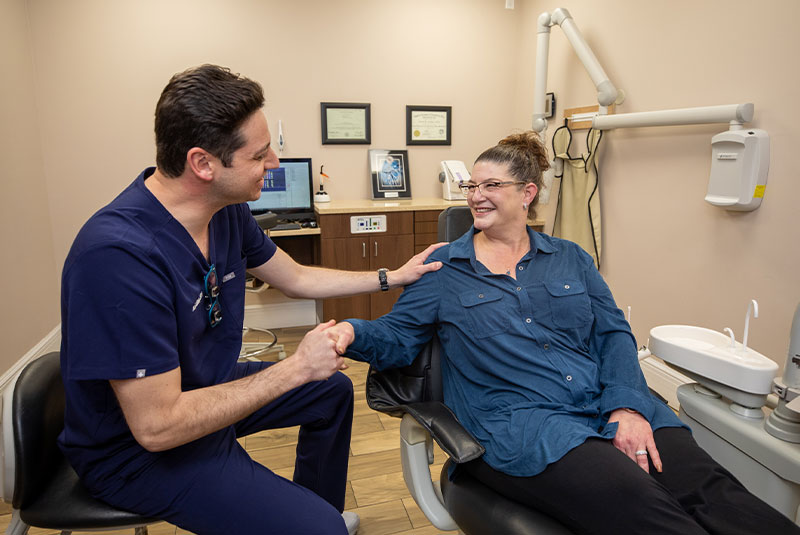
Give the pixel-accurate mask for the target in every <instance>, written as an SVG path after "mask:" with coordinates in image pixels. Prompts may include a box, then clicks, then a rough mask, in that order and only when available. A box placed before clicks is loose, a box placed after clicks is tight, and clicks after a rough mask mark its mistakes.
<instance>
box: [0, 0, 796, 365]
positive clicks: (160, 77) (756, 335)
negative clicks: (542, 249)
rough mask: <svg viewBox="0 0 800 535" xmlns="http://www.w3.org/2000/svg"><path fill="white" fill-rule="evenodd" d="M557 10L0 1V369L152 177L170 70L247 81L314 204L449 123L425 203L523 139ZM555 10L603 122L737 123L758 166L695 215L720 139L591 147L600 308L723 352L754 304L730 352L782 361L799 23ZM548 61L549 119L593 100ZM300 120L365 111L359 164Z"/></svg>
mask: <svg viewBox="0 0 800 535" xmlns="http://www.w3.org/2000/svg"><path fill="white" fill-rule="evenodd" d="M560 4H561V2H558V3H554V2H545V1H541V0H522V1H518V2H517V8H516V9H515V10H513V11H509V10H505V9H503V2H502V0H407V1H402V0H337V1H325V0H296V1H292V0H283V1H280V0H229V1H222V0H214V1H212V0H191V1H190V0H171V1H169V2H163V1H157V0H139V1H124V0H70V1H69V2H63V1H58V0H27V1H23V0H15V1H14V0H3V2H2V3H0V20H2V21H3V22H2V23H0V24H2V25H3V27H4V29H5V31H4V32H3V34H2V38H0V39H2V41H0V43H2V44H3V45H4V46H3V53H2V54H3V55H2V57H3V58H4V61H6V56H7V55H10V56H11V58H12V59H13V65H12V66H13V68H12V76H11V77H9V80H12V83H11V84H10V86H11V87H7V86H6V85H5V84H4V86H3V89H2V91H3V93H2V96H3V108H2V109H3V110H4V115H5V113H6V109H7V108H8V113H13V114H14V115H13V118H14V119H15V120H14V121H13V124H14V125H15V126H14V128H13V130H12V129H11V128H9V124H10V123H9V122H8V121H5V117H4V121H3V127H2V135H3V141H5V143H3V146H4V148H3V150H4V151H7V150H9V149H10V148H11V146H13V147H14V150H13V153H14V154H13V158H11V160H9V158H8V157H6V158H4V166H3V174H4V179H3V188H4V192H6V190H10V191H8V192H7V193H6V195H4V196H3V200H2V201H0V202H2V203H3V207H4V216H3V217H4V220H3V221H4V222H5V221H6V219H5V218H7V217H12V218H13V221H15V222H16V223H15V228H14V229H13V231H10V230H7V228H8V227H7V225H4V228H3V233H4V234H3V236H4V238H3V239H4V244H6V243H9V244H11V247H4V248H3V249H4V254H10V255H11V257H10V258H20V257H21V258H26V259H27V258H30V259H31V260H29V261H28V262H27V263H26V265H25V267H24V269H23V271H25V273H24V274H23V283H22V284H17V283H16V280H14V282H12V283H10V282H8V281H6V282H4V283H3V285H4V287H6V286H8V285H9V284H12V285H13V286H15V289H14V292H19V293H20V295H19V296H17V295H15V294H13V292H12V297H16V298H17V299H15V301H17V303H18V302H19V301H21V300H22V298H25V299H27V301H28V302H30V303H31V305H28V306H33V305H34V304H35V305H36V307H37V310H40V309H41V310H42V311H41V312H36V313H34V312H32V311H30V310H24V311H22V314H21V313H20V310H21V309H16V310H14V311H13V313H14V314H15V315H16V316H21V317H22V318H23V319H16V320H15V321H16V323H12V324H11V327H7V325H9V324H8V323H7V322H3V327H2V329H4V334H6V337H7V338H8V337H12V338H13V339H14V340H15V341H16V343H17V345H18V346H19V347H17V348H14V352H15V353H17V355H16V356H15V357H8V359H9V360H8V362H6V361H2V360H0V369H6V368H8V367H9V366H10V364H11V363H12V362H13V361H14V360H16V358H18V357H19V356H21V354H22V353H24V351H25V350H26V349H27V348H30V347H31V346H33V345H34V344H35V343H36V341H38V339H39V338H41V336H42V335H43V334H44V333H46V332H47V331H49V329H50V328H52V327H53V326H55V324H56V323H57V322H58V310H57V303H58V300H57V297H56V295H57V278H58V274H59V273H60V267H61V263H62V262H63V259H64V257H65V256H66V253H67V250H68V248H69V245H70V243H71V241H72V239H73V237H74V235H75V233H76V232H77V231H78V229H79V228H80V225H81V224H82V223H83V222H84V221H85V220H86V218H87V217H88V216H89V215H91V213H92V212H94V211H95V210H96V209H98V208H99V207H100V206H102V205H103V204H104V203H106V202H108V201H109V200H110V199H111V198H112V197H113V196H114V195H115V194H116V193H117V192H118V191H119V190H120V189H122V188H123V187H124V186H125V185H127V184H128V183H129V182H130V181H131V180H132V179H133V178H134V177H135V175H136V174H137V173H138V172H139V171H140V170H141V169H142V168H144V167H145V166H148V165H151V164H152V162H153V156H154V150H153V139H152V137H153V136H152V114H153V108H154V106H155V101H156V99H157V98H158V94H159V92H160V90H161V89H162V87H163V86H164V84H165V83H166V81H167V79H168V78H169V76H170V75H171V74H173V73H174V72H176V71H179V70H182V69H184V68H186V67H188V66H191V65H196V64H199V63H204V62H213V63H220V64H224V65H228V66H230V67H231V68H232V69H234V70H235V71H239V72H242V73H244V74H246V75H247V76H250V77H252V78H254V79H256V80H259V81H260V82H261V83H262V84H263V85H264V87H265V90H266V93H267V97H268V104H267V107H266V113H267V117H268V120H269V124H270V127H271V128H272V129H273V133H275V130H276V125H277V120H278V119H281V120H283V122H284V132H285V135H286V140H287V146H286V151H285V153H284V155H285V156H305V155H310V156H312V157H313V158H314V160H315V164H317V165H319V164H324V165H325V170H326V173H327V174H329V175H331V178H332V181H331V183H330V185H329V186H328V188H327V189H329V191H330V192H331V193H332V195H333V196H334V197H335V198H364V197H366V196H368V194H369V186H368V176H367V161H366V160H367V157H366V152H367V149H368V148H393V149H404V148H406V147H405V115H404V113H405V105H406V104H439V105H451V106H453V145H452V146H450V147H408V150H409V155H410V162H411V183H412V190H413V194H414V196H415V197H417V196H418V197H423V196H436V195H438V191H439V186H438V182H436V178H435V177H436V174H437V172H438V162H439V160H442V159H446V158H447V159H462V160H466V161H467V162H468V163H469V162H471V161H472V160H473V159H474V158H475V156H476V155H477V154H478V152H479V151H480V150H482V149H483V148H485V147H487V146H489V145H490V144H492V143H494V142H495V141H496V140H497V139H499V138H500V137H502V135H504V134H505V133H506V132H508V131H509V130H511V128H512V127H513V128H527V127H528V126H529V124H530V116H531V112H532V102H531V94H532V90H533V72H534V64H535V61H534V58H535V21H536V17H537V15H538V14H539V13H540V12H542V11H545V10H552V9H553V8H555V7H557V6H558V5H560ZM563 4H564V5H565V6H566V7H567V8H568V9H570V11H571V12H572V14H573V16H574V17H575V20H576V21H577V23H578V25H579V27H580V28H581V30H582V31H583V33H584V35H585V36H586V38H587V40H588V41H589V43H590V44H591V45H592V47H593V48H594V50H595V53H596V54H597V56H598V57H599V59H600V61H601V63H602V64H603V65H604V67H605V69H606V71H607V72H608V74H609V76H610V77H611V78H612V80H613V81H614V82H615V83H616V84H617V85H618V86H619V87H622V88H623V89H625V90H626V91H627V94H628V99H627V101H626V102H625V104H624V105H623V106H622V108H621V109H620V110H619V111H620V112H631V111H645V110H652V109H663V108H674V107H687V106H700V105H713V104H726V103H735V102H743V101H750V102H753V103H755V106H756V120H755V121H754V123H753V126H754V127H759V128H764V129H766V130H768V131H769V133H770V136H771V141H772V161H771V165H772V167H771V170H770V178H769V184H768V187H767V194H766V197H765V199H764V202H763V204H762V207H761V208H760V209H759V210H757V211H755V212H752V213H747V214H730V213H728V212H725V211H723V210H720V209H718V208H715V207H712V206H710V205H707V204H706V203H705V202H704V201H703V196H704V194H705V188H706V186H707V183H708V170H709V167H710V158H709V154H710V139H711V136H712V135H713V134H714V133H716V132H719V131H721V130H722V129H723V127H720V126H695V127H672V128H652V129H636V130H620V131H615V132H609V133H608V135H607V137H606V138H605V139H604V146H603V148H602V150H603V152H602V154H601V156H602V158H601V173H602V175H603V191H602V202H603V208H604V210H605V212H604V217H605V226H604V239H605V256H604V262H605V264H604V267H603V273H604V275H605V276H606V278H607V280H608V281H609V283H610V285H611V287H612V289H613V290H614V292H615V295H616V296H617V301H618V303H619V304H620V306H622V307H625V306H627V305H631V306H633V326H634V330H635V331H636V334H637V335H638V336H639V338H640V340H641V341H642V342H644V341H645V338H646V332H647V330H648V329H649V328H650V327H651V326H653V325H657V324H662V323H670V322H680V323H694V324H699V325H705V326H708V327H712V328H715V329H721V328H723V327H726V326H730V327H732V328H733V329H734V330H735V331H736V333H737V335H738V336H739V337H741V330H742V324H743V319H744V311H745V307H746V303H747V301H748V300H749V299H750V298H756V299H758V300H759V303H760V305H761V317H760V318H759V319H757V320H755V321H753V322H751V327H752V332H751V335H750V340H751V344H752V345H753V346H754V347H755V348H756V349H758V350H760V351H762V352H763V353H765V354H767V355H768V356H770V357H771V358H773V359H775V360H777V361H779V362H780V363H782V362H783V360H784V358H785V353H786V344H787V336H788V328H789V322H790V318H791V313H792V312H793V309H794V306H795V304H796V302H797V300H798V298H799V297H800V295H799V294H800V292H799V291H798V289H799V288H798V277H797V275H796V273H795V272H796V271H797V270H796V268H795V269H794V270H793V269H792V266H797V265H798V260H800V258H798V255H799V254H800V253H798V246H797V245H796V244H797V243H798V242H799V241H800V240H798V238H800V236H798V233H800V230H798V229H800V226H798V224H797V222H796V221H795V219H796V218H795V219H793V218H792V217H791V216H792V215H794V214H796V213H798V209H797V206H796V201H797V199H798V193H799V191H798V189H800V184H799V183H798V180H797V176H796V172H794V173H793V172H792V170H793V168H792V162H793V158H791V156H792V149H793V148H794V147H795V146H796V145H797V144H798V143H797V142H798V141H800V139H798V135H797V134H796V133H794V132H793V131H792V130H790V128H789V127H790V124H791V123H793V122H796V119H797V113H796V112H792V111H791V110H792V109H793V108H792V102H791V101H790V100H789V98H790V91H794V90H796V87H797V86H798V83H797V82H798V75H797V74H796V71H795V70H794V69H792V68H791V66H792V65H793V64H794V58H792V57H791V55H790V54H791V52H792V51H796V50H797V49H798V44H800V43H798V41H799V40H800V37H798V36H797V34H796V32H794V30H793V29H792V28H791V24H792V21H793V20H797V18H798V15H800V12H799V10H800V4H798V3H795V2H787V1H778V0H772V1H766V2H764V3H762V4H759V6H760V7H759V10H758V12H754V11H753V9H752V7H751V6H750V4H749V3H748V2H745V1H736V2H731V1H724V0H713V1H707V2H696V1H692V2H689V1H674V2H631V1H625V0H608V1H606V2H592V1H588V0H570V1H569V2H564V3H563ZM26 8H27V10H28V12H29V18H30V28H31V30H30V35H29V34H28V31H27V29H26V28H27V27H28V23H27V22H26V20H25V19H26V17H25V9H26ZM775 12H777V13H779V15H778V16H770V17H766V16H764V15H761V14H762V13H775ZM6 27H8V28H7V29H6ZM550 60H551V69H550V79H549V83H548V90H550V91H555V92H556V93H557V96H558V99H559V100H558V107H559V110H561V109H563V107H564V106H578V105H588V104H592V103H594V102H595V96H594V92H593V89H592V86H591V83H590V81H589V79H588V76H586V75H585V73H584V72H583V68H582V67H581V65H580V64H579V62H578V61H577V60H576V58H575V57H574V54H573V53H572V51H571V50H570V49H569V47H568V44H567V43H566V39H565V38H564V36H563V34H562V33H561V32H560V30H558V29H555V30H554V32H553V34H552V40H551V53H550ZM34 66H35V70H34ZM17 73H18V75H17V76H13V74H17ZM321 101H351V102H370V103H371V104H372V141H373V142H372V145H371V146H370V147H367V146H325V147H323V146H322V145H321V144H320V131H319V130H320V126H319V103H320V102H321ZM784 110H789V111H784ZM551 130H552V129H551ZM9 142H11V143H12V145H11V146H9ZM17 145H21V146H17ZM15 165H16V167H17V169H16V170H13V169H12V168H13V167H14V166H15ZM23 177H24V178H23ZM20 199H30V201H26V202H20ZM34 204H36V206H38V207H39V209H37V210H36V211H35V212H34V213H35V217H34V216H33V215H32V214H31V210H30V206H32V205H34ZM20 223H24V228H26V231H25V234H26V239H25V240H23V239H22V238H21V237H20V236H19V235H18V234H20V233H18V232H16V230H17V229H19V228H22V227H23V225H21V224H20ZM28 237H31V238H30V239H28ZM31 248H33V249H35V250H34V251H30V250H29V249H31ZM8 265H18V264H9V262H8V261H7V262H6V266H8ZM36 270H40V271H42V272H43V273H38V272H37V271H36ZM42 280H43V281H44V284H43V285H40V286H38V287H35V288H34V281H36V282H41V281H42ZM7 310H9V309H8V308H7V307H6V308H5V310H4V314H8V312H6V311H7Z"/></svg>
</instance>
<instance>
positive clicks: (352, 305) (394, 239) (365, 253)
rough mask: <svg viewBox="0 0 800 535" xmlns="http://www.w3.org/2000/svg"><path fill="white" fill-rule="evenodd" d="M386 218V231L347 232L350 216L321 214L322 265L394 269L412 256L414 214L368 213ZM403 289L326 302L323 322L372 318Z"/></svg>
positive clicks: (388, 307)
mask: <svg viewBox="0 0 800 535" xmlns="http://www.w3.org/2000/svg"><path fill="white" fill-rule="evenodd" d="M369 215H385V216H386V232H365V233H356V234H353V233H351V232H350V216H351V214H330V215H320V216H319V219H320V221H319V223H320V225H319V226H320V228H321V229H322V236H321V239H320V250H321V256H322V265H323V266H324V267H327V268H333V269H346V270H351V271H375V272H376V273H375V280H376V281H377V279H378V274H377V269H378V268H382V267H385V268H389V269H396V268H398V267H400V266H402V265H403V264H404V263H405V262H406V261H407V260H408V259H409V258H411V257H412V256H413V255H414V245H415V243H414V212H389V213H380V212H375V213H370V214H369ZM401 291H402V289H395V290H389V291H388V292H378V293H373V294H369V295H357V296H354V297H344V298H338V299H325V300H323V303H322V315H323V318H322V320H323V321H326V320H329V319H331V318H334V319H336V320H343V319H346V318H361V319H375V318H378V317H380V316H382V315H384V314H386V313H387V312H389V311H390V310H391V309H392V305H394V302H395V301H396V300H397V296H399V295H400V292H401Z"/></svg>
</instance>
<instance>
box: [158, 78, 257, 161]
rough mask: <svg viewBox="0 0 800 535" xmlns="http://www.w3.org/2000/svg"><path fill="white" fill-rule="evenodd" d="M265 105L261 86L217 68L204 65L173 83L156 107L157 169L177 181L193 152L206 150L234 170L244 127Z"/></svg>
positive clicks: (243, 141) (173, 79)
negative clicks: (249, 118) (189, 153)
mask: <svg viewBox="0 0 800 535" xmlns="http://www.w3.org/2000/svg"><path fill="white" fill-rule="evenodd" d="M263 105H264V92H263V90H262V89H261V85H260V84H259V83H258V82H254V81H253V80H250V79H248V78H245V77H243V76H240V75H238V74H233V73H231V71H230V69H227V68H224V67H219V66H217V65H201V66H199V67H194V68H192V69H188V70H186V71H183V72H181V73H178V74H176V75H175V76H173V77H172V79H170V81H169V83H168V84H167V86H166V87H165V88H164V91H162V92H161V98H159V99H158V104H157V105H156V127H155V131H156V163H157V165H158V168H159V169H160V170H161V172H162V173H164V174H165V175H166V176H170V177H177V176H179V175H180V174H181V173H183V170H184V167H185V165H186V153H187V152H189V149H191V148H192V147H200V148H202V149H205V150H207V151H208V152H210V153H211V154H213V155H214V156H216V157H217V158H219V159H220V160H221V161H222V165H224V166H225V167H230V165H231V161H232V160H233V153H234V152H236V150H238V149H239V148H241V147H242V146H243V145H244V143H245V140H244V138H243V137H242V135H241V132H240V127H241V126H242V123H244V122H245V120H247V118H248V117H250V115H252V114H253V112H255V111H257V110H259V109H261V107H262V106H263Z"/></svg>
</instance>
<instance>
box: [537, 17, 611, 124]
mask: <svg viewBox="0 0 800 535" xmlns="http://www.w3.org/2000/svg"><path fill="white" fill-rule="evenodd" d="M556 24H557V25H558V26H560V27H561V30H562V31H563V32H564V35H566V36H567V40H569V43H570V44H571V45H572V48H573V50H575V54H577V56H578V59H580V60H581V63H583V66H584V67H585V68H586V72H588V73H589V77H590V78H591V79H592V82H594V85H595V87H597V102H598V103H599V104H600V105H601V106H609V105H611V104H614V102H615V101H616V100H617V96H618V95H619V91H618V90H617V88H616V87H614V84H612V83H611V80H609V79H608V76H607V75H606V73H605V71H604V70H603V67H601V66H600V62H599V61H597V58H596V57H595V55H594V53H593V52H592V49H591V48H589V45H588V44H586V40H585V39H584V38H583V35H582V34H581V32H580V30H578V26H577V25H576V24H575V21H574V20H572V15H570V14H569V11H567V10H566V9H564V8H563V7H560V8H558V9H556V10H554V11H553V12H552V13H547V12H545V13H542V14H541V15H539V19H538V24H537V29H536V31H537V37H536V43H537V46H536V82H535V84H534V88H533V92H534V95H533V126H532V128H533V130H535V131H536V132H539V133H541V132H543V131H544V129H545V128H546V127H547V120H546V119H545V116H544V115H545V113H544V109H545V97H546V95H545V94H546V92H547V58H548V55H549V52H550V27H551V26H553V25H556Z"/></svg>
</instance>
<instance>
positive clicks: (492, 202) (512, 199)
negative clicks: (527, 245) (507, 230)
mask: <svg viewBox="0 0 800 535" xmlns="http://www.w3.org/2000/svg"><path fill="white" fill-rule="evenodd" d="M469 182H470V183H471V184H476V185H478V186H480V187H478V188H475V189H473V190H472V193H470V194H468V195H467V204H468V205H469V208H470V210H471V211H472V217H473V219H474V220H475V228H476V229H478V230H487V229H498V228H502V227H506V226H510V227H512V228H513V227H515V226H522V227H524V226H525V224H526V222H527V220H528V210H527V208H523V204H525V205H528V204H530V202H531V201H532V200H533V197H534V196H535V195H536V186H535V185H533V184H525V187H522V184H518V183H517V182H519V180H518V179H517V178H515V177H514V176H513V175H511V173H510V172H509V170H508V166H507V165H505V164H499V163H495V162H488V161H480V162H477V163H476V164H475V166H474V167H473V168H472V177H471V178H470V181H469Z"/></svg>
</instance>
